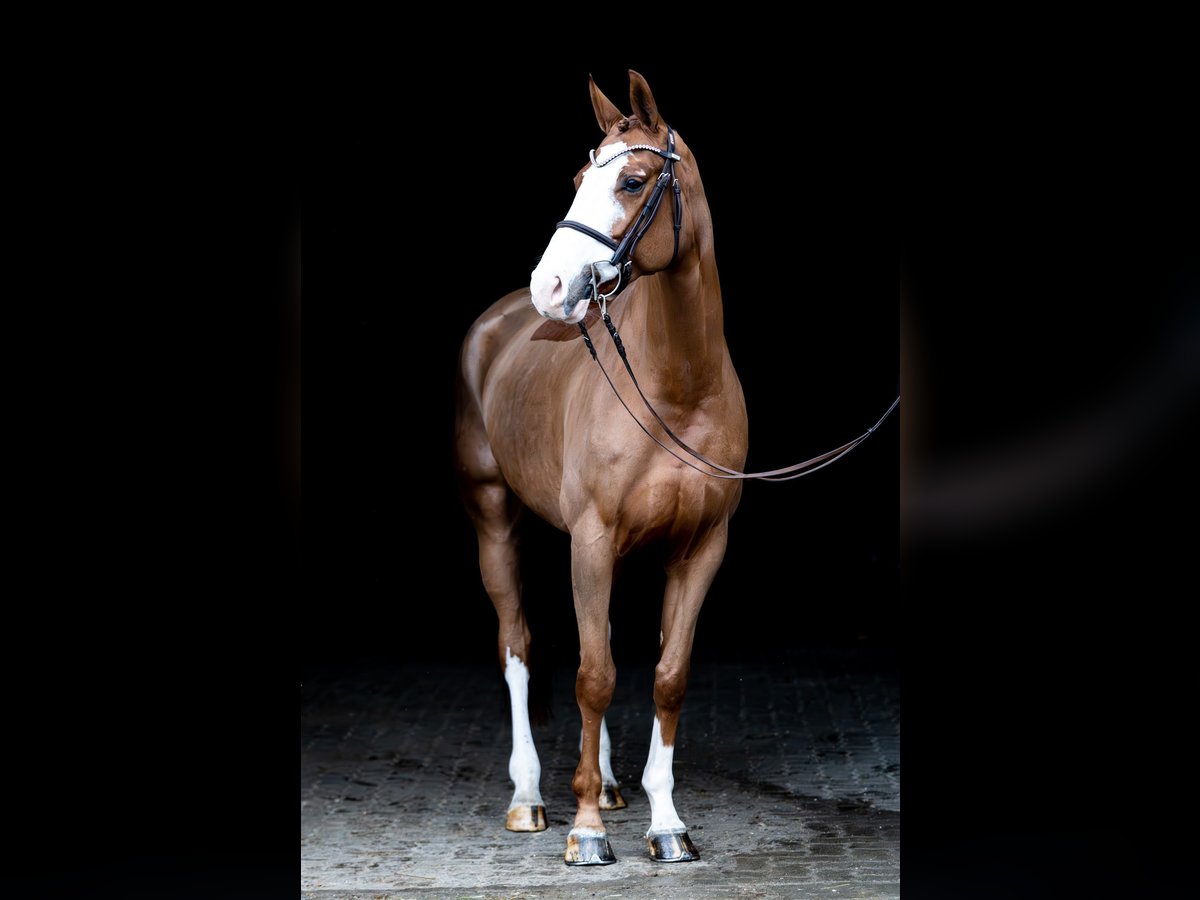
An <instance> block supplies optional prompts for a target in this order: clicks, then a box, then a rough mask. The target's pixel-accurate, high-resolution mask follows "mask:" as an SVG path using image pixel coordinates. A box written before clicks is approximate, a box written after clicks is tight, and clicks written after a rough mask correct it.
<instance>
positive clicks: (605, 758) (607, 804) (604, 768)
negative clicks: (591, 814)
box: [579, 622, 627, 809]
mask: <svg viewBox="0 0 1200 900" xmlns="http://www.w3.org/2000/svg"><path fill="white" fill-rule="evenodd" d="M608 640H609V644H610V645H611V644H612V622H609V623H608ZM579 750H580V752H582V751H583V731H582V730H580V732H579ZM600 781H601V788H600V808H601V809H624V808H625V807H626V805H627V804H626V803H625V798H624V797H622V796H621V783H620V782H619V781H617V776H616V775H614V774H613V768H612V739H611V738H610V737H609V736H608V721H607V720H606V719H601V720H600Z"/></svg>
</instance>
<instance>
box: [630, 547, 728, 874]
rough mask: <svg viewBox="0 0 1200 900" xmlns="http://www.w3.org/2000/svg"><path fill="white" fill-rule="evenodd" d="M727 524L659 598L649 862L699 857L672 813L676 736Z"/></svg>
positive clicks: (673, 574) (683, 563) (673, 575)
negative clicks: (700, 623) (702, 612)
mask: <svg viewBox="0 0 1200 900" xmlns="http://www.w3.org/2000/svg"><path fill="white" fill-rule="evenodd" d="M727 534H728V532H727V530H726V526H725V525H724V524H722V525H721V526H720V527H718V528H716V529H714V530H713V531H711V532H709V534H708V535H707V536H706V537H705V538H704V540H703V542H702V543H701V544H700V546H699V547H698V548H696V549H695V551H694V552H693V553H692V554H691V555H690V556H688V557H686V558H684V559H681V560H678V561H675V562H674V563H672V564H671V565H670V566H669V567H668V569H667V588H666V593H665V596H664V597H663V615H662V636H663V641H662V649H661V652H660V656H659V662H658V666H657V667H656V668H655V670H654V708H655V716H654V730H653V732H652V733H651V736H650V755H649V757H648V759H647V760H646V768H645V771H644V772H643V773H642V787H643V788H644V789H645V791H646V796H647V797H648V798H649V799H650V828H649V829H648V830H647V831H646V843H647V844H648V845H649V847H650V857H651V859H655V860H658V861H659V862H688V861H690V860H694V859H699V858H700V854H699V852H698V851H697V850H696V848H695V846H694V845H693V844H692V842H691V839H690V838H689V837H688V833H687V827H686V826H685V825H684V824H683V820H682V819H680V818H679V814H678V813H677V812H676V811H675V800H674V797H673V791H674V789H675V775H674V772H673V770H672V769H673V764H674V761H675V733H676V730H677V728H678V726H679V713H680V711H681V710H682V708H683V696H684V694H685V693H686V691H687V680H688V673H689V671H690V669H691V659H692V641H693V639H694V637H695V634H696V619H697V618H698V617H699V615H700V607H701V606H702V605H703V604H704V597H705V595H706V594H707V593H708V588H709V586H710V585H711V584H712V580H713V577H714V576H715V575H716V574H717V569H719V568H720V566H721V560H722V559H723V558H724V557H725V543H726V537H727Z"/></svg>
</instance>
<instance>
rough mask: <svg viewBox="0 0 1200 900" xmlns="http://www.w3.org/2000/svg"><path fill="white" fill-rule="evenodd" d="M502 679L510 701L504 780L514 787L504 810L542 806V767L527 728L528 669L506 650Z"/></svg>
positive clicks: (530, 731)
mask: <svg viewBox="0 0 1200 900" xmlns="http://www.w3.org/2000/svg"><path fill="white" fill-rule="evenodd" d="M504 680H505V681H506V682H508V696H509V699H511V700H512V732H513V736H512V739H513V748H512V756H510V757H509V759H508V777H509V778H511V779H512V782H513V785H514V787H515V788H516V789H515V790H514V791H513V798H512V803H510V804H509V805H508V808H509V809H510V810H511V809H514V808H515V807H518V806H542V805H543V804H542V791H541V788H540V787H539V784H540V782H541V780H542V764H541V763H540V762H539V761H538V755H537V750H535V749H534V746H533V732H532V730H531V729H530V727H529V669H528V668H526V666H525V663H523V662H521V659H520V658H519V657H516V656H513V655H512V651H511V649H510V648H508V647H505V648H504Z"/></svg>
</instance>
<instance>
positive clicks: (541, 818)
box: [504, 804, 546, 831]
mask: <svg viewBox="0 0 1200 900" xmlns="http://www.w3.org/2000/svg"><path fill="white" fill-rule="evenodd" d="M504 827H505V828H507V829H508V830H509V831H545V830H546V807H544V806H542V805H541V804H537V805H536V806H514V807H513V808H512V809H510V810H509V811H508V821H507V822H505V823H504Z"/></svg>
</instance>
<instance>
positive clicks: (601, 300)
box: [555, 125, 900, 481]
mask: <svg viewBox="0 0 1200 900" xmlns="http://www.w3.org/2000/svg"><path fill="white" fill-rule="evenodd" d="M636 150H649V151H650V152H651V153H657V154H658V155H659V156H661V157H662V158H663V159H664V160H666V163H665V164H664V165H663V170H662V172H661V173H660V174H659V176H658V180H657V181H655V183H654V190H653V191H652V192H651V194H650V197H649V198H648V199H647V200H646V202H645V203H644V204H643V205H642V210H641V212H640V213H639V214H638V217H637V219H636V220H635V221H634V223H633V227H631V228H628V229H626V231H625V234H624V235H623V236H622V237H621V240H620V241H616V240H614V239H613V238H612V237H610V236H609V235H607V234H604V233H603V232H601V231H597V230H596V229H595V228H592V227H591V226H590V225H584V224H583V223H582V222H574V221H571V220H570V219H564V220H563V221H561V222H559V223H558V224H557V225H556V226H555V228H573V229H575V230H576V231H579V232H582V233H583V234H586V235H587V236H588V237H590V238H594V239H595V240H597V241H599V242H600V243H602V244H604V245H605V246H606V247H610V248H612V251H613V255H612V258H611V259H609V261H608V262H609V265H611V266H614V267H615V268H616V269H617V273H618V282H617V286H616V287H615V288H613V289H612V290H611V291H609V292H608V293H606V294H604V293H601V292H600V283H601V282H600V279H599V276H598V275H597V273H596V263H593V264H592V301H594V302H595V303H596V305H597V306H599V307H600V318H601V319H603V321H604V326H605V327H606V328H607V329H608V333H609V336H610V337H612V340H613V344H614V345H615V346H616V348H617V353H618V354H619V355H620V357H621V362H622V363H624V364H625V371H626V372H628V373H629V378H630V380H631V381H632V382H633V386H634V388H636V389H637V392H638V396H640V397H641V398H642V403H644V404H645V405H646V409H648V410H649V411H650V414H651V415H652V416H654V418H655V420H656V421H657V422H658V424H659V425H661V426H662V428H663V431H665V432H666V434H667V436H668V437H669V438H670V439H671V441H672V442H673V443H674V444H675V445H676V446H677V447H678V448H679V449H680V450H682V451H683V452H684V453H686V454H687V455H688V456H690V457H691V458H692V459H686V458H684V457H682V456H680V455H679V454H678V453H676V452H675V451H674V450H672V449H671V448H670V447H668V446H667V445H666V444H665V443H663V442H662V441H661V440H660V439H659V438H658V437H657V436H656V435H655V434H653V433H652V432H651V431H650V429H649V428H647V427H646V426H645V424H644V423H643V422H642V420H641V419H639V418H638V417H637V415H636V414H635V413H634V411H633V410H632V409H630V408H629V405H628V404H627V403H626V402H625V398H623V397H622V396H621V392H620V391H618V390H617V386H616V385H615V384H613V380H612V377H611V376H610V375H609V374H608V370H607V369H606V368H604V363H602V362H601V361H600V357H599V356H597V355H596V347H595V345H593V344H592V338H591V335H590V334H588V330H587V325H586V324H585V321H584V319H580V320H579V330H580V331H581V332H582V333H583V343H584V345H585V346H586V347H587V350H588V352H589V353H590V354H591V355H592V359H594V360H595V361H596V364H597V365H598V366H600V371H601V372H602V373H604V378H605V380H606V381H607V382H608V386H609V387H610V388H612V392H613V394H614V395H616V398H617V400H619V401H620V402H621V405H622V406H624V407H625V411H626V412H627V413H629V416H630V418H632V419H633V421H634V422H636V423H637V425H638V427H639V428H641V429H642V431H644V432H645V433H646V436H647V437H649V438H650V440H652V441H654V443H656V444H658V446H660V447H662V448H663V449H664V450H666V451H667V452H668V453H670V454H671V455H672V456H674V457H675V458H676V459H677V460H679V461H680V462H681V463H683V464H684V465H687V466H690V467H691V468H693V469H695V470H696V471H697V472H699V473H700V474H702V475H708V476H709V477H710V478H725V479H734V480H741V479H756V480H758V481H791V480H792V479H794V478H801V477H803V476H805V475H810V474H812V473H813V472H815V471H817V470H818V469H823V468H825V467H826V466H827V465H829V464H830V463H832V462H834V461H836V460H838V459H841V458H842V457H843V456H845V455H846V454H847V453H849V452H850V451H851V450H853V449H854V448H855V447H857V446H858V445H859V444H861V443H862V442H863V441H865V440H866V439H867V438H868V437H870V436H871V435H872V434H873V433H874V432H875V429H877V428H878V427H879V426H880V425H882V424H883V420H884V419H886V418H887V417H888V416H890V415H891V414H892V411H893V410H895V408H896V407H897V406H899V405H900V398H899V397H897V398H896V399H895V400H894V401H893V402H892V405H891V406H889V407H888V408H887V412H885V413H884V414H883V415H882V416H880V417H879V421H877V422H876V423H875V424H874V425H872V426H871V427H870V428H868V429H867V430H866V431H865V432H863V433H862V434H861V435H859V436H858V437H856V438H854V440H852V441H848V442H847V443H845V444H842V446H840V447H837V448H835V449H833V450H830V451H828V452H826V453H822V454H820V455H819V456H814V457H813V458H812V459H807V460H805V461H804V462H800V463H795V464H794V465H790V466H785V467H783V468H781V469H769V470H767V471H763V472H739V471H738V470H737V469H730V468H728V467H726V466H723V465H721V464H720V463H718V462H714V461H713V460H711V459H709V458H708V457H707V456H705V455H704V454H703V453H701V452H700V451H699V450H696V449H695V448H693V447H690V446H688V445H687V444H686V443H684V442H683V440H682V439H681V438H680V437H679V436H678V435H677V434H675V432H674V431H672V430H671V426H669V425H668V424H667V423H666V422H665V421H664V420H663V417H662V416H660V415H659V414H658V410H656V409H655V408H654V406H653V405H651V403H650V400H649V399H648V398H647V397H646V395H645V393H644V392H643V391H642V386H641V385H640V384H639V383H638V380H637V376H636V375H634V374H633V367H632V366H631V365H630V364H629V357H628V356H627V355H626V353H625V344H624V342H623V341H622V340H621V335H620V334H619V333H618V332H617V327H616V326H615V325H614V324H613V321H612V319H611V318H610V317H609V315H608V303H607V301H608V300H609V299H610V298H611V297H615V296H616V295H617V294H619V293H621V291H623V290H625V288H626V287H628V285H629V282H630V279H631V277H632V275H633V254H634V251H636V250H637V245H638V242H639V241H641V239H642V237H643V236H645V234H646V232H647V231H648V230H649V228H650V226H651V225H652V224H653V223H654V217H655V216H656V215H657V214H658V208H659V206H661V205H662V199H663V195H664V194H666V192H667V186H668V185H670V186H671V187H672V189H673V190H674V193H675V250H674V252H673V253H672V254H671V262H670V263H668V264H667V265H668V267H670V266H672V265H674V264H675V260H676V258H677V257H678V256H679V229H680V227H681V225H682V224H683V201H682V199H681V197H680V192H679V179H678V178H677V177H675V163H676V162H678V161H679V154H678V153H676V152H675V132H674V131H672V130H671V126H669V125H668V126H667V149H666V150H660V149H659V148H658V147H654V146H652V145H649V144H635V145H634V146H632V147H626V148H625V149H624V150H621V151H619V152H617V153H614V154H613V155H612V156H610V157H609V158H608V159H606V160H605V161H604V162H597V161H596V151H595V150H592V151H589V153H588V157H589V158H590V159H591V161H592V165H594V166H596V167H597V168H602V167H604V166H607V165H608V164H609V163H611V162H612V161H613V160H614V159H616V158H617V157H619V156H624V155H625V154H626V153H633V152H634V151H636ZM692 460H695V461H696V462H700V463H703V464H704V465H706V466H709V467H711V468H713V469H716V470H717V471H715V472H710V471H708V470H707V469H702V468H700V466H698V465H696V462H693V461H692Z"/></svg>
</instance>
